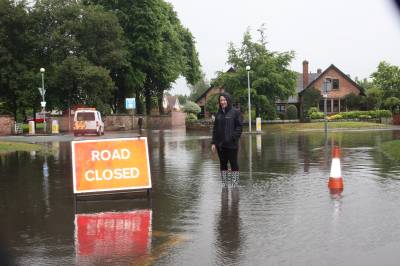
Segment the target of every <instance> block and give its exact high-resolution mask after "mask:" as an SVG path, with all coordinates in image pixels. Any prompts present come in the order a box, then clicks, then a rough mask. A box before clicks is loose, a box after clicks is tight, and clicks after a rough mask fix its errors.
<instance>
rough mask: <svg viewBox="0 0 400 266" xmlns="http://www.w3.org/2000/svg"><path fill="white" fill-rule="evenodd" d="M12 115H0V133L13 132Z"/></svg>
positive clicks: (8, 133)
mask: <svg viewBox="0 0 400 266" xmlns="http://www.w3.org/2000/svg"><path fill="white" fill-rule="evenodd" d="M14 122H15V120H14V117H13V116H9V115H0V135H11V134H13V132H14Z"/></svg>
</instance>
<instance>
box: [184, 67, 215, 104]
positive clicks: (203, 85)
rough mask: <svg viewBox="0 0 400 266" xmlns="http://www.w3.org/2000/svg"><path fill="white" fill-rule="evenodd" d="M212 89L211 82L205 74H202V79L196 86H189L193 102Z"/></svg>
mask: <svg viewBox="0 0 400 266" xmlns="http://www.w3.org/2000/svg"><path fill="white" fill-rule="evenodd" d="M209 87H210V82H209V81H208V80H207V79H206V76H205V74H204V73H201V78H200V79H199V81H197V82H196V83H195V84H194V85H189V88H190V96H189V98H190V99H191V100H192V101H195V100H197V98H199V97H200V95H202V94H203V93H204V92H205V91H206V90H207V89H208V88H209Z"/></svg>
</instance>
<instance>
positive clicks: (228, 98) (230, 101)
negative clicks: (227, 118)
mask: <svg viewBox="0 0 400 266" xmlns="http://www.w3.org/2000/svg"><path fill="white" fill-rule="evenodd" d="M221 96H224V98H225V99H226V101H227V103H228V106H227V107H226V108H227V109H230V108H232V96H231V95H230V94H229V93H227V92H222V93H220V94H219V95H218V106H219V109H222V107H221V104H220V103H219V98H220V97H221Z"/></svg>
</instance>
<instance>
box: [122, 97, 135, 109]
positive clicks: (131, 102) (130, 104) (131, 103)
mask: <svg viewBox="0 0 400 266" xmlns="http://www.w3.org/2000/svg"><path fill="white" fill-rule="evenodd" d="M125 109H136V99H135V98H126V99H125Z"/></svg>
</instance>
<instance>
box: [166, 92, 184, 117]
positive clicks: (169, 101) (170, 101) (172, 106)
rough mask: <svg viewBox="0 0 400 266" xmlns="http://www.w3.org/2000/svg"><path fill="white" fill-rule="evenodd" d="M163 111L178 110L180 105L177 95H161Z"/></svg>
mask: <svg viewBox="0 0 400 266" xmlns="http://www.w3.org/2000/svg"><path fill="white" fill-rule="evenodd" d="M163 108H164V112H166V113H169V112H172V111H180V110H181V105H180V103H179V99H178V97H177V96H171V95H164V97H163Z"/></svg>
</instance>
